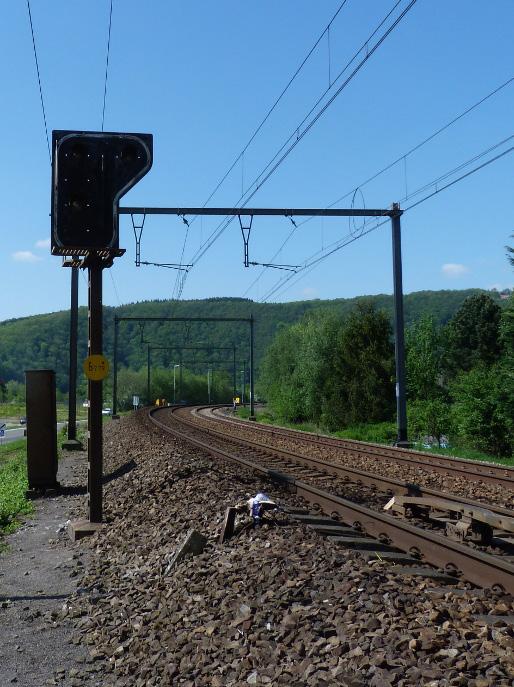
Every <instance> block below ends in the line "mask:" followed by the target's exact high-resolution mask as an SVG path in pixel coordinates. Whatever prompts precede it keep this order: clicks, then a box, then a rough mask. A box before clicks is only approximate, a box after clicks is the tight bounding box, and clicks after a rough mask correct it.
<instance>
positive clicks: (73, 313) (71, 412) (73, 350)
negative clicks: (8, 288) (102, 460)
mask: <svg viewBox="0 0 514 687" xmlns="http://www.w3.org/2000/svg"><path fill="white" fill-rule="evenodd" d="M70 272H71V302H70V358H69V361H70V370H69V375H68V439H67V441H64V442H63V443H62V448H64V449H67V450H68V451H81V450H82V448H83V447H82V443H81V442H80V441H79V440H78V439H77V339H78V336H77V335H78V313H79V268H78V267H77V266H75V265H72V267H71V270H70Z"/></svg>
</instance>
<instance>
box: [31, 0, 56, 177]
mask: <svg viewBox="0 0 514 687" xmlns="http://www.w3.org/2000/svg"><path fill="white" fill-rule="evenodd" d="M27 10H28V12H29V22H30V33H31V35H32V47H33V48H34V60H35V62H36V72H37V82H38V86H39V97H40V99H41V110H42V112H43V123H44V125H45V134H46V146H47V148H48V159H49V160H50V164H52V153H51V152H50V139H49V137H48V125H47V123H46V111H45V100H44V98H43V87H42V86H41V74H40V73H39V61H38V59H37V50H36V39H35V36H34V25H33V23H32V12H31V11H30V0H27Z"/></svg>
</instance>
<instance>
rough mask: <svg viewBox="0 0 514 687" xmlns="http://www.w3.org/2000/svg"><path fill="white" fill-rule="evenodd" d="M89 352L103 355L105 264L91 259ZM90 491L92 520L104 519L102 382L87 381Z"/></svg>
mask: <svg viewBox="0 0 514 687" xmlns="http://www.w3.org/2000/svg"><path fill="white" fill-rule="evenodd" d="M88 278H89V284H88V286H89V288H88V301H89V313H88V315H89V355H101V354H102V265H101V262H100V260H99V259H98V258H91V263H90V265H89V267H88ZM88 396H89V409H88V429H89V440H88V442H87V456H88V463H89V467H88V491H89V521H90V522H96V523H99V522H102V515H103V513H102V472H103V446H102V382H101V381H98V382H97V381H92V380H89V381H88Z"/></svg>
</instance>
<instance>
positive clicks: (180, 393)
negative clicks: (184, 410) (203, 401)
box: [178, 349, 184, 401]
mask: <svg viewBox="0 0 514 687" xmlns="http://www.w3.org/2000/svg"><path fill="white" fill-rule="evenodd" d="M178 363H179V365H180V367H179V374H178V390H179V396H180V398H179V401H182V400H183V399H184V393H183V391H182V380H183V377H182V349H180V355H179V360H178Z"/></svg>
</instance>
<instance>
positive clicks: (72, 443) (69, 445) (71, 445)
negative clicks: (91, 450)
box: [61, 439, 84, 451]
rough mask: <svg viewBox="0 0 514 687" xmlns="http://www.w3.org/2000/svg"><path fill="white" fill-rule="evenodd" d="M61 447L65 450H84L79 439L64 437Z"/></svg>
mask: <svg viewBox="0 0 514 687" xmlns="http://www.w3.org/2000/svg"><path fill="white" fill-rule="evenodd" d="M61 448H62V449H64V450H65V451H83V450H84V446H83V445H82V442H81V441H79V440H78V439H66V441H63V442H62V444H61Z"/></svg>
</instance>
